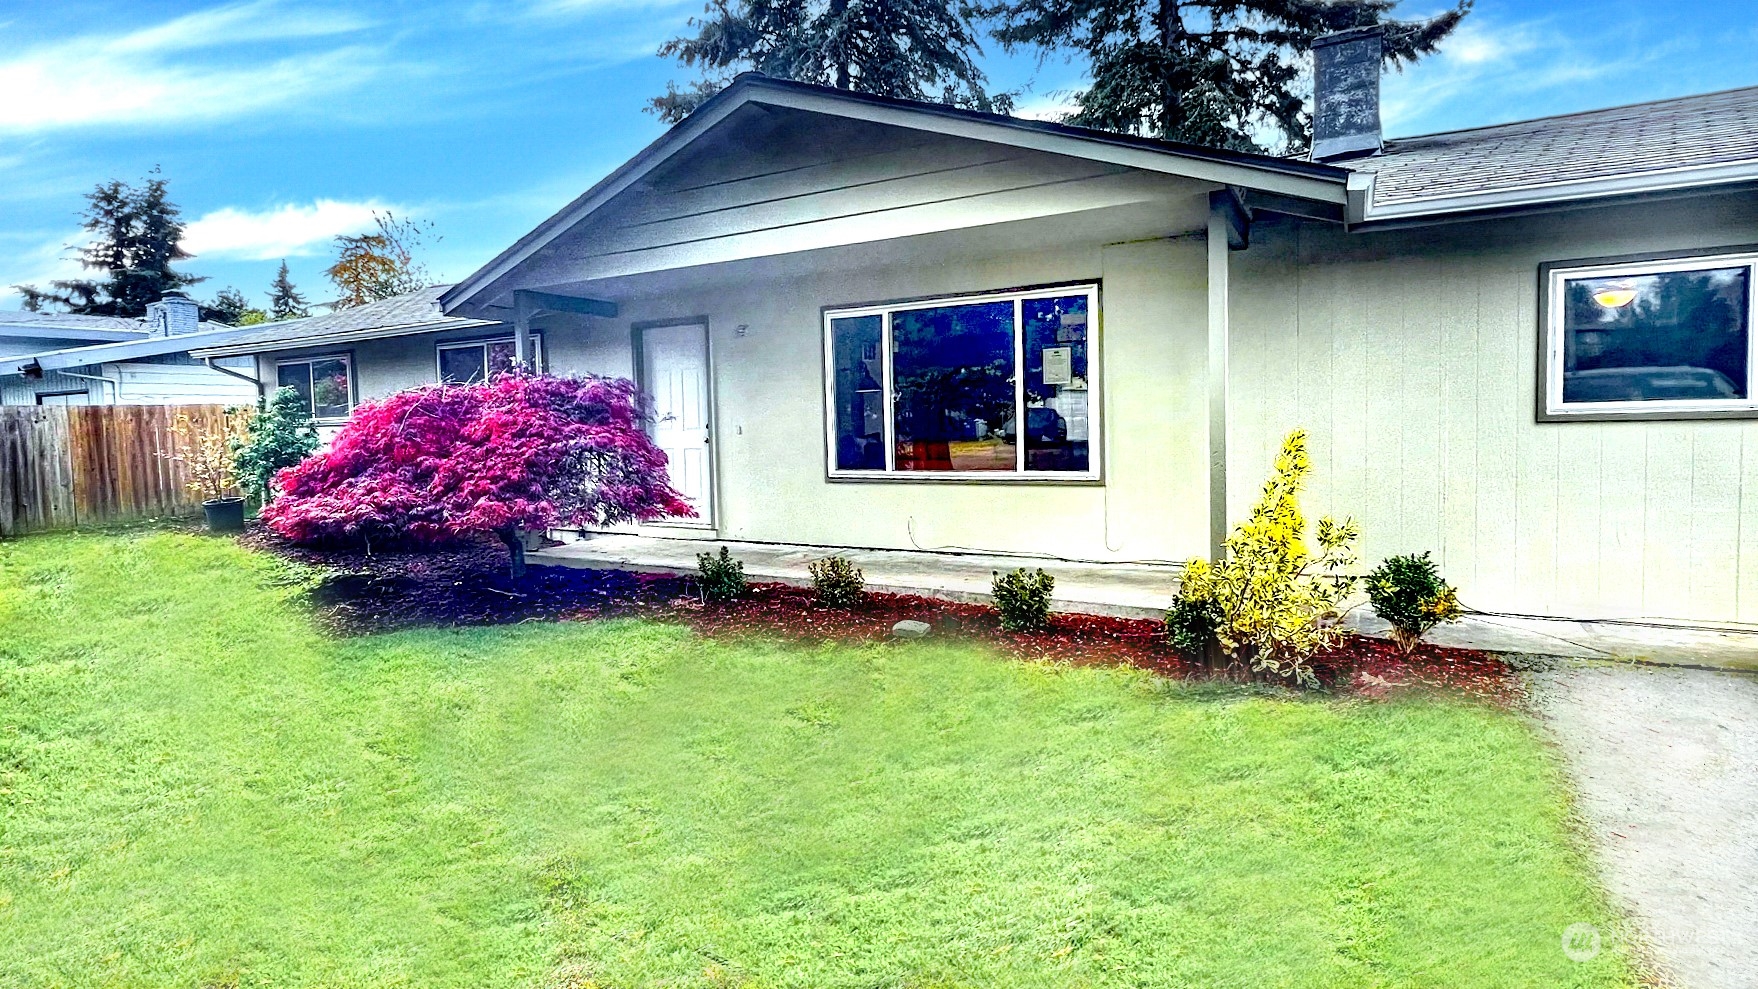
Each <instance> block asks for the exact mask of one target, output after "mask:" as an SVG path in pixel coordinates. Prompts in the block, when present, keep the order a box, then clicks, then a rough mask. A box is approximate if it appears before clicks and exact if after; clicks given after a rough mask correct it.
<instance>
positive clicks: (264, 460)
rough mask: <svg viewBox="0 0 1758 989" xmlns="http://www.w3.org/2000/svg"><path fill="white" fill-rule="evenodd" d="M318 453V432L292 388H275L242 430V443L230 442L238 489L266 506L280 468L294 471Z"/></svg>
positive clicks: (239, 441) (238, 441)
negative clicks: (307, 458) (243, 433)
mask: <svg viewBox="0 0 1758 989" xmlns="http://www.w3.org/2000/svg"><path fill="white" fill-rule="evenodd" d="M316 450H317V431H316V430H315V429H313V428H312V427H311V413H309V412H307V411H306V410H305V403H304V402H303V401H302V400H301V399H300V397H299V393H298V392H297V391H294V390H293V389H291V388H277V389H275V392H274V394H272V395H270V396H269V397H268V398H267V399H265V400H264V401H262V402H260V403H258V406H257V410H256V413H255V414H254V415H252V416H251V417H250V423H249V425H247V426H246V427H245V435H244V438H243V439H239V440H234V441H233V452H234V453H235V454H236V458H237V459H236V460H235V461H234V468H233V469H234V470H235V471H236V472H237V474H238V486H239V487H241V488H243V489H244V492H245V494H248V495H250V496H251V497H252V498H255V499H256V500H257V502H258V503H259V504H263V505H266V504H268V503H269V501H270V500H271V499H273V498H274V496H275V491H274V480H275V475H276V474H278V473H280V471H281V469H282V468H283V467H293V466H296V465H297V464H299V463H301V462H302V461H304V460H305V458H306V457H309V456H311V455H312V453H314V452H315V451H316Z"/></svg>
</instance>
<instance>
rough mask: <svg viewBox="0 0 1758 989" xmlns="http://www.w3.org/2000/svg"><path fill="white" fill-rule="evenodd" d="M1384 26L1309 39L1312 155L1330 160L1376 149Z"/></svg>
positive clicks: (1318, 158) (1378, 131) (1378, 136)
mask: <svg viewBox="0 0 1758 989" xmlns="http://www.w3.org/2000/svg"><path fill="white" fill-rule="evenodd" d="M1385 38H1386V31H1385V28H1383V27H1379V26H1374V27H1361V28H1355V29H1353V30H1350V31H1339V32H1337V33H1336V34H1327V35H1325V36H1324V37H1322V38H1318V39H1315V40H1314V41H1313V43H1312V101H1313V114H1312V158H1313V160H1314V161H1334V160H1337V159H1339V158H1356V157H1360V156H1361V155H1370V154H1374V153H1375V152H1377V151H1379V150H1380V147H1381V144H1382V139H1381V136H1380V61H1381V59H1382V58H1383V56H1384V54H1385Z"/></svg>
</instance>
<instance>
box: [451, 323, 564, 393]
mask: <svg viewBox="0 0 1758 989" xmlns="http://www.w3.org/2000/svg"><path fill="white" fill-rule="evenodd" d="M497 343H517V341H516V340H515V338H513V337H510V336H505V337H475V338H472V339H469V340H445V341H441V342H439V343H436V344H434V345H433V380H434V381H435V382H437V383H439V384H442V385H443V384H445V383H446V375H445V372H444V371H443V370H442V365H441V364H440V354H441V353H443V352H445V351H448V350H462V349H464V348H466V347H478V348H481V350H482V366H483V367H484V368H486V367H488V348H489V347H491V346H493V345H494V344H497ZM531 358H532V363H533V364H535V365H536V366H537V367H539V368H541V367H543V334H541V333H535V332H534V333H532V334H531ZM459 383H460V384H461V382H459Z"/></svg>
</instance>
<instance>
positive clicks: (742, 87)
mask: <svg viewBox="0 0 1758 989" xmlns="http://www.w3.org/2000/svg"><path fill="white" fill-rule="evenodd" d="M749 104H758V105H760V106H769V107H781V108H787V109H795V110H803V111H807V112H815V113H824V114H828V115H833V116H839V117H845V118H849V119H856V120H864V121H868V122H871V123H878V124H888V125H892V126H897V127H904V128H910V129H915V130H921V131H928V132H933V133H938V134H942V135H946V136H950V137H963V138H969V139H972V140H977V141H987V142H990V143H994V144H1001V145H1008V146H1012V147H1018V148H1025V149H1029V150H1034V151H1045V152H1051V153H1055V154H1064V155H1069V156H1072V157H1077V158H1084V159H1089V160H1093V161H1103V162H1107V163H1111V164H1117V165H1124V166H1128V167H1131V168H1138V169H1143V170H1146V171H1152V172H1160V173H1163V174H1168V175H1179V176H1185V177H1189V178H1194V179H1198V180H1201V181H1210V182H1216V183H1220V184H1223V185H1232V186H1239V187H1241V188H1246V189H1254V190H1258V191H1261V192H1265V193H1269V194H1273V195H1277V196H1287V197H1295V198H1302V199H1310V200H1313V201H1316V202H1323V203H1330V204H1337V205H1338V206H1340V205H1341V204H1342V203H1343V202H1344V199H1345V191H1346V184H1347V182H1348V179H1349V174H1350V173H1349V170H1348V169H1346V168H1339V167H1337V166H1335V165H1327V164H1324V163H1321V162H1311V161H1305V160H1301V159H1294V158H1277V157H1273V156H1270V155H1259V154H1248V153H1244V152H1238V151H1226V150H1221V149H1217V148H1206V147H1202V146H1199V145H1194V144H1180V143H1178V142H1174V141H1160V140H1154V139H1151V138H1142V137H1133V136H1130V135H1127V134H1115V133H1111V132H1109V131H1100V130H1092V129H1089V128H1085V127H1071V126H1068V125H1066V124H1057V123H1051V122H1049V121H1043V120H1025V119H1021V118H1018V117H1008V116H1002V115H1000V114H993V113H981V112H978V111H975V110H966V109H962V108H959V107H954V106H948V105H946V104H942V103H926V102H920V101H915V100H899V99H893V98H891V97H886V96H875V95H872V94H868V93H853V92H849V91H847V90H842V89H835V88H832V87H829V86H818V85H812V84H808V83H801V82H791V81H786V80H781V79H772V78H769V77H767V76H763V75H758V74H756V73H749V72H747V73H745V74H743V75H740V76H739V77H738V78H737V79H735V80H734V81H733V83H732V84H731V85H729V86H727V87H726V88H725V89H723V90H721V91H720V92H719V93H717V94H715V95H714V97H713V98H711V99H709V100H708V101H707V102H705V103H703V104H702V105H701V106H699V107H697V108H696V110H695V111H694V112H692V113H691V114H690V115H689V116H688V117H686V118H684V119H683V120H682V121H680V122H679V123H678V124H677V126H675V127H673V128H672V129H671V130H669V131H666V132H665V134H663V135H662V136H661V137H660V138H659V139H658V140H656V141H654V142H653V143H652V144H649V145H648V146H647V147H646V148H643V149H642V150H641V152H640V153H638V154H637V155H635V157H633V158H631V159H629V161H627V162H626V163H624V164H623V165H622V166H621V167H620V168H618V169H617V170H615V171H613V172H611V173H610V174H609V175H607V176H605V177H604V179H603V180H601V181H600V182H598V183H597V184H596V185H594V186H593V187H592V188H590V189H588V190H587V191H586V192H585V193H584V194H582V195H581V196H580V197H579V198H577V199H575V200H574V201H573V202H571V203H569V204H568V205H567V206H566V207H564V208H563V209H562V210H561V211H560V212H558V213H556V214H555V215H554V216H552V217H550V218H549V219H548V220H545V221H544V222H543V223H542V224H540V225H538V227H537V228H536V229H534V230H532V231H531V232H530V233H528V234H526V235H525V236H523V237H521V238H519V240H518V241H517V242H516V243H514V244H513V246H511V247H509V248H507V249H506V250H505V251H502V252H501V253H500V254H499V255H498V256H496V257H495V258H494V259H493V260H492V261H490V262H489V263H488V264H486V265H483V266H482V267H481V268H479V269H477V271H475V272H474V273H472V274H471V275H470V276H469V277H467V278H465V279H464V280H463V281H461V282H459V283H458V284H457V285H455V286H453V287H452V288H451V289H449V290H448V291H446V292H445V293H444V294H443V295H442V296H441V297H440V301H441V303H442V304H443V305H444V306H445V307H446V308H447V309H448V310H450V309H454V308H456V307H457V306H459V305H461V304H463V303H464V302H466V301H467V300H471V299H472V297H473V296H475V295H476V294H477V293H478V292H479V291H481V290H482V289H484V288H486V287H488V286H489V285H491V284H492V283H494V282H495V280H497V279H499V278H500V277H501V276H502V275H504V274H506V273H507V272H509V271H511V270H513V269H514V268H516V267H517V266H518V265H519V264H520V263H521V262H523V261H524V260H526V259H527V258H530V257H531V256H532V255H534V254H536V253H537V252H538V251H540V250H542V249H543V248H544V247H545V246H546V245H548V244H550V243H551V242H553V241H554V240H556V238H558V237H560V236H561V235H562V234H564V233H566V232H567V231H568V230H570V229H572V228H573V227H574V226H575V225H577V224H578V223H580V222H581V221H582V220H584V219H585V218H586V217H587V216H588V215H590V214H591V213H592V212H594V211H595V210H597V209H598V208H599V207H600V206H603V205H604V204H606V203H607V202H609V201H610V200H611V199H612V198H614V197H615V196H616V195H617V194H618V193H620V192H622V191H624V190H625V189H627V188H629V187H630V186H631V185H633V184H635V183H636V182H637V181H639V180H640V179H641V178H642V177H643V176H645V175H647V174H648V173H649V172H651V171H653V170H654V169H655V168H657V167H658V166H660V165H661V164H663V163H664V162H665V161H666V160H667V159H669V158H671V157H672V156H673V155H675V154H677V153H678V152H679V151H682V150H683V149H684V148H686V147H688V146H689V145H690V144H691V142H693V141H695V140H696V139H697V138H699V137H701V136H702V135H703V134H705V133H706V132H707V131H708V130H710V129H711V128H713V127H714V126H715V125H716V124H718V123H720V122H721V121H723V120H725V119H726V118H727V117H728V116H730V115H731V114H732V113H733V112H734V111H736V110H738V109H739V108H741V107H743V106H746V105H749ZM478 301H480V300H478Z"/></svg>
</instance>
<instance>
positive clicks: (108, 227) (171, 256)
mask: <svg viewBox="0 0 1758 989" xmlns="http://www.w3.org/2000/svg"><path fill="white" fill-rule="evenodd" d="M81 220H82V221H83V222H82V226H83V227H84V228H85V230H87V231H88V232H90V233H91V234H93V235H94V239H93V240H92V242H91V243H90V244H88V245H86V247H85V249H84V251H82V252H81V255H80V264H81V265H83V266H84V267H86V268H88V269H91V270H94V271H101V272H104V273H105V275H104V277H103V278H102V279H86V278H76V279H66V280H57V281H54V282H51V283H49V284H50V287H49V288H48V289H39V288H37V287H36V286H34V285H16V286H14V288H16V289H17V290H18V291H19V292H20V293H21V294H22V295H23V296H24V306H25V308H27V309H32V310H41V309H42V308H43V306H44V305H45V304H48V305H54V306H60V307H62V308H64V309H66V310H67V311H68V312H73V313H81V314H84V315H92V316H142V315H145V314H146V307H147V304H148V303H151V302H157V301H159V297H160V296H162V295H164V294H165V293H166V292H169V291H172V290H173V289H181V288H186V287H188V286H190V285H194V284H195V283H197V282H200V281H203V279H201V278H196V277H193V276H190V275H186V274H184V273H182V272H180V271H176V270H174V269H173V268H172V267H171V265H172V263H173V262H176V261H182V260H185V259H187V258H189V257H192V255H191V254H189V252H187V251H185V250H183V248H182V246H181V242H182V240H183V221H182V219H181V212H180V211H179V210H178V208H177V204H176V203H173V202H171V200H170V198H169V195H168V194H167V190H166V185H165V179H164V178H163V177H162V176H161V175H160V174H159V170H158V169H157V168H154V169H153V170H152V172H151V173H149V174H148V176H147V178H146V180H145V181H144V182H142V183H141V185H140V186H139V187H138V188H136V187H134V186H131V185H129V184H128V183H126V182H123V181H121V180H120V179H111V180H110V181H109V182H104V183H100V184H99V185H98V186H96V187H95V188H93V189H92V191H91V192H89V193H87V194H86V209H85V211H84V212H83V213H82V214H81Z"/></svg>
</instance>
